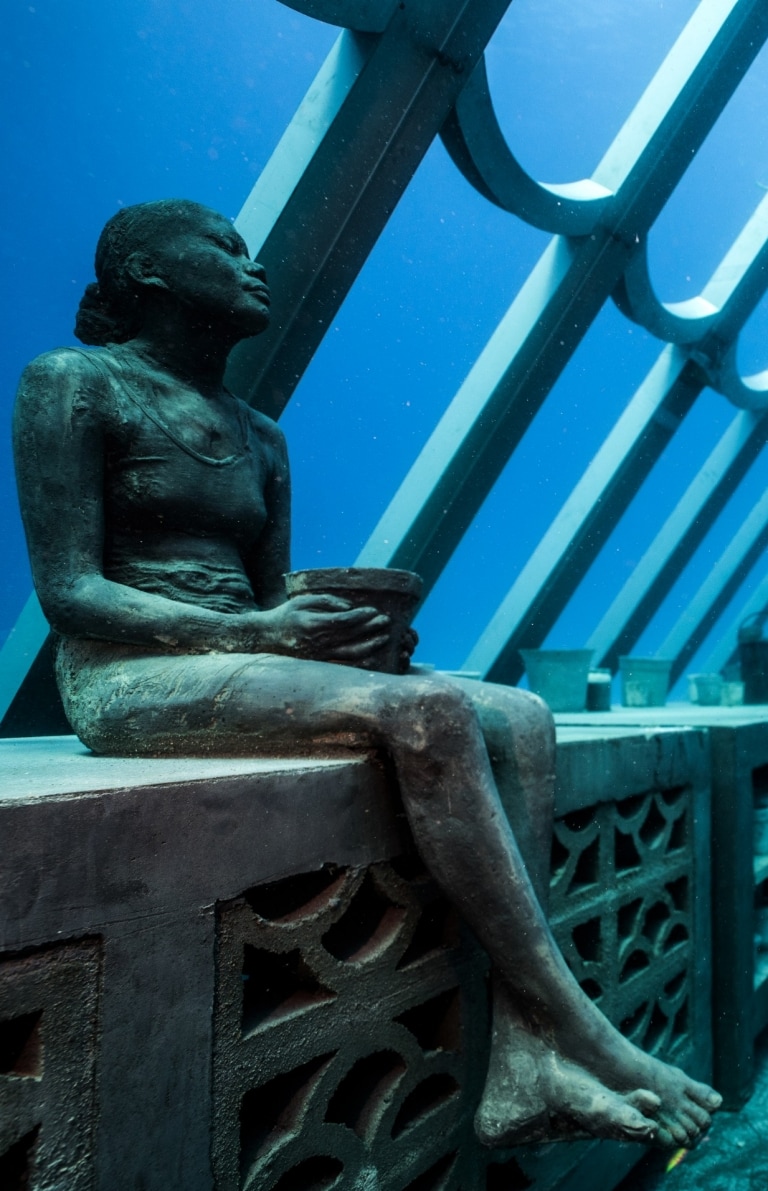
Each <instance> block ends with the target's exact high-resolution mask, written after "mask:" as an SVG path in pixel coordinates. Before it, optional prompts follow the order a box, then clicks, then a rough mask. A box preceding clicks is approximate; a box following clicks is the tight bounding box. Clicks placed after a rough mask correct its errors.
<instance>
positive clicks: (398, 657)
mask: <svg viewBox="0 0 768 1191" xmlns="http://www.w3.org/2000/svg"><path fill="white" fill-rule="evenodd" d="M422 586H423V584H422V580H421V577H420V576H419V575H416V574H414V572H413V571H396V570H394V569H390V568H388V567H318V568H317V569H316V570H310V571H291V572H290V573H289V574H287V575H286V576H285V587H286V591H287V593H288V597H289V599H290V598H293V597H294V596H299V595H334V596H339V597H340V598H341V599H343V600H348V601H349V603H350V604H352V605H353V607H356V608H364V607H371V608H377V609H378V610H379V612H383V613H384V614H385V615H386V616H388V617H389V619H390V626H391V631H390V638H389V641H388V642H387V644H386V645H385V646H383V647H382V648H381V649H380V650H378V651H377V653H375V654H374V655H373V657H372V658H371V659H369V660H368V661H366V662H365V664H364V666H363V667H362V668H363V669H366V670H380V671H381V672H382V673H384V674H404V673H405V672H406V670H407V669H408V665H409V661H408V656H407V653H405V652H404V650H403V643H404V640H405V632H406V629H408V628H409V627H410V623H411V620H412V619H413V614H414V612H415V611H416V606H417V604H418V602H419V598H420V596H421V589H422ZM345 664H346V665H350V666H354V665H356V663H355V662H348V663H345Z"/></svg>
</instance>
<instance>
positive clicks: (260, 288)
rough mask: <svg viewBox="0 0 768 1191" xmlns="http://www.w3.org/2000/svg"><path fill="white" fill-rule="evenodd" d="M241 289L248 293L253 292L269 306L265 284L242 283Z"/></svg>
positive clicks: (268, 295) (268, 294)
mask: <svg viewBox="0 0 768 1191" xmlns="http://www.w3.org/2000/svg"><path fill="white" fill-rule="evenodd" d="M243 289H244V290H246V291H247V292H248V293H249V294H254V296H255V297H257V298H258V299H259V300H260V301H261V302H263V303H264V305H265V306H269V302H270V293H269V290H268V289H267V287H266V286H265V285H244V286H243Z"/></svg>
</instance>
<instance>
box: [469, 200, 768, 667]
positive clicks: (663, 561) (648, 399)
mask: <svg viewBox="0 0 768 1191" xmlns="http://www.w3.org/2000/svg"><path fill="white" fill-rule="evenodd" d="M766 256H768V202H767V201H766V200H763V202H761V203H760V204H759V206H758V207H757V209H756V211H755V212H754V213H753V215H752V216H751V218H750V219H749V220H748V221H747V224H746V226H745V228H744V229H743V230H742V232H741V233H740V234H739V236H738V237H737V239H736V241H735V243H734V245H733V246H732V247H731V248H730V249H729V251H728V252H727V253H726V255H725V257H724V258H723V260H722V262H721V263H720V265H719V266H718V268H717V269H716V270H715V272H714V274H713V276H712V278H711V279H710V281H709V283H708V285H707V291H708V292H710V293H711V294H713V295H716V296H717V300H718V305H717V306H715V304H714V302H710V303H709V307H710V309H711V310H712V311H714V312H715V313H714V317H713V319H711V320H710V319H709V318H708V319H707V329H706V332H705V334H704V335H703V337H702V339H701V342H700V343H699V344H698V345H697V347H696V350H695V351H693V352H690V351H689V354H685V353H683V352H682V351H681V350H680V349H679V348H673V347H672V346H671V345H670V346H668V347H667V348H665V349H664V351H662V353H661V355H660V356H659V358H658V360H657V362H656V365H655V366H654V368H653V369H652V370H651V372H650V373H649V375H648V377H647V378H646V380H645V382H644V383H643V385H641V387H640V389H639V390H638V392H637V393H636V394H635V396H634V397H633V399H632V401H631V402H630V404H629V406H628V407H627V409H626V410H625V412H624V414H623V415H622V416H621V417H620V418H619V420H618V422H617V423H616V425H615V427H614V429H613V431H612V432H611V433H610V434H609V435H608V438H607V439H606V441H605V443H604V444H603V446H602V447H601V449H600V451H599V452H598V454H597V455H596V457H595V459H594V460H593V462H592V463H591V464H590V466H589V468H588V469H587V471H586V473H585V474H584V476H583V477H582V479H581V481H580V482H579V483H578V484H577V485H576V488H575V489H574V491H573V493H572V494H571V496H570V497H569V499H568V500H567V501H566V503H565V505H564V506H563V508H562V509H561V511H560V513H559V514H558V516H557V517H556V519H555V521H554V522H553V524H552V526H551V527H550V529H549V531H548V532H547V534H546V535H545V537H544V538H543V540H542V542H541V543H540V545H539V546H538V547H537V549H536V550H535V551H534V553H533V555H532V556H531V558H530V560H529V561H528V563H527V564H526V566H525V567H524V569H523V571H522V572H521V574H520V575H519V577H518V579H517V580H516V582H515V583H514V585H513V586H512V588H511V589H510V591H509V593H508V595H507V596H506V598H505V599H504V600H503V601H502V603H501V605H500V606H499V608H498V609H497V611H496V612H495V613H494V615H493V617H492V618H491V621H490V622H489V624H488V626H487V628H486V630H485V631H484V633H483V635H482V636H481V638H480V639H479V641H478V642H477V644H476V645H475V646H474V648H473V650H472V652H471V653H470V655H469V657H468V658H467V660H466V662H465V665H466V667H467V668H468V669H472V670H479V671H480V672H481V673H482V674H485V675H486V677H488V678H489V679H491V681H496V682H510V683H511V682H516V681H517V680H518V679H519V677H520V675H521V674H522V662H521V659H520V656H519V652H518V651H519V650H520V648H524V647H526V646H532V647H536V646H539V645H540V644H541V642H542V641H543V640H544V638H545V637H546V635H547V633H548V632H549V631H550V629H551V628H552V626H553V625H554V623H555V621H556V620H557V618H558V616H559V615H560V613H561V612H562V611H563V609H564V608H565V606H566V604H567V603H568V600H569V599H570V598H571V596H572V595H573V593H574V591H575V590H576V588H577V586H578V584H579V583H580V582H581V579H582V578H583V577H584V575H585V573H586V571H587V569H588V568H589V566H590V565H591V563H592V562H593V561H594V559H595V558H596V557H597V555H598V553H599V551H600V549H601V548H602V546H603V544H604V542H605V540H606V538H607V536H608V534H609V533H610V532H611V530H612V529H613V527H614V526H615V525H616V524H617V522H618V520H619V518H620V517H621V516H622V514H623V513H624V512H625V510H626V508H627V506H628V505H629V503H630V501H631V500H632V498H633V496H634V495H635V493H636V492H637V490H638V488H639V486H640V484H641V483H642V481H643V480H644V479H645V477H646V476H647V475H648V473H649V471H650V470H651V467H652V466H653V465H654V463H655V462H656V460H657V459H658V458H659V456H660V455H661V452H662V451H663V449H664V447H665V446H666V444H667V442H668V441H669V439H670V438H671V436H672V433H673V432H674V430H676V429H677V427H678V426H679V424H680V421H681V420H682V418H683V417H684V416H685V414H686V413H687V412H688V410H689V409H690V407H691V405H692V404H693V401H694V399H695V398H696V397H697V396H698V394H699V392H700V391H701V389H702V388H703V386H704V384H705V383H706V379H707V375H706V372H705V370H704V369H703V368H700V367H697V366H696V365H697V364H698V363H699V362H700V361H701V362H704V363H705V364H707V363H711V360H712V359H714V358H716V356H717V352H718V350H720V348H721V347H722V344H723V343H724V342H727V340H726V339H725V336H726V335H727V336H728V337H734V336H735V335H736V334H737V333H738V329H739V328H740V326H741V325H742V323H743V321H744V320H745V319H746V318H747V317H748V316H749V314H750V313H751V312H752V310H753V309H754V307H755V305H756V304H757V302H758V301H759V300H760V297H761V295H762V293H763V290H764V289H765V287H766V283H767V282H768V273H767V272H766V270H765V268H764V265H765V259H766ZM686 362H687V364H686ZM661 426H664V427H665V428H666V431H667V433H666V434H664V433H662V432H661V429H660V427H661ZM766 428H768V423H766V424H765V427H763V424H762V415H761V414H753V413H743V414H739V415H737V416H736V417H735V419H734V420H733V422H732V424H731V426H730V428H729V430H728V431H727V432H726V433H725V435H724V436H723V438H722V440H721V443H720V444H719V446H718V447H717V448H716V449H715V451H714V452H713V453H712V455H711V456H710V458H709V460H708V461H707V463H706V464H705V465H704V467H703V468H702V470H701V472H700V473H699V476H698V477H697V478H696V480H694V482H693V483H692V485H691V486H690V488H689V491H688V493H687V494H686V497H684V498H683V501H682V502H681V504H680V506H679V508H678V510H676V512H675V513H674V514H673V515H672V517H671V518H670V519H669V521H668V522H667V525H666V526H665V528H664V529H663V530H662V531H661V533H660V534H659V536H658V537H657V539H656V541H655V542H654V544H653V546H652V547H651V548H650V549H649V551H648V552H647V554H646V557H645V558H644V559H643V561H642V562H641V563H640V565H639V566H638V568H637V569H636V571H635V573H634V574H633V576H632V577H631V579H630V580H629V581H628V583H627V584H626V585H625V588H624V589H623V591H622V592H621V593H620V595H619V596H618V597H617V599H616V601H614V604H613V605H612V606H611V609H610V610H609V612H608V613H607V614H606V616H605V617H604V618H603V621H602V622H601V624H600V626H599V628H598V630H597V633H596V634H594V635H593V637H592V638H591V639H590V641H589V645H590V646H592V647H593V648H595V649H597V650H599V651H600V653H601V654H605V655H606V656H605V660H604V662H603V664H604V665H614V666H615V664H616V658H617V657H618V652H620V649H619V647H617V648H615V649H613V648H612V646H610V644H609V643H610V633H611V632H615V633H616V634H621V633H624V637H622V640H621V646H622V648H624V649H626V648H628V646H629V641H628V639H627V638H628V637H629V636H630V635H631V634H632V633H634V636H635V637H636V636H637V635H639V632H640V631H641V630H642V628H643V627H644V626H645V624H646V623H647V621H648V620H649V619H650V616H651V615H652V614H653V612H654V611H655V610H656V608H657V607H658V604H659V602H660V601H661V599H663V597H664V595H665V594H666V592H667V591H668V590H669V586H670V584H671V583H672V582H673V581H674V579H675V578H676V576H677V574H678V573H679V571H680V569H682V566H683V565H684V564H685V562H686V561H687V559H688V558H689V557H690V554H691V553H692V552H693V550H694V549H695V547H696V546H697V545H698V542H699V541H700V540H701V538H702V537H703V535H704V533H705V532H706V531H707V529H708V528H709V526H710V525H711V524H712V521H713V520H714V518H715V517H716V516H717V514H718V513H719V512H720V510H721V509H722V507H723V505H724V503H725V502H726V500H727V499H728V497H729V496H730V494H731V492H732V491H733V489H734V487H735V485H736V484H737V483H738V482H739V480H740V479H741V477H742V476H743V475H744V472H745V470H746V469H747V468H748V467H749V466H750V464H751V462H752V461H753V460H754V458H755V454H756V453H757V452H758V451H759V450H760V449H761V448H762V445H763V442H764V436H765V430H766Z"/></svg>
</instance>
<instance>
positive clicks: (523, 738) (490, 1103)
mask: <svg viewBox="0 0 768 1191" xmlns="http://www.w3.org/2000/svg"><path fill="white" fill-rule="evenodd" d="M454 681H458V682H459V684H460V685H461V687H462V689H463V690H464V691H465V693H466V694H467V695H468V696H469V697H470V699H471V700H472V704H473V706H474V708H475V711H476V712H477V716H478V719H479V720H480V726H481V729H482V732H483V737H484V739H485V746H486V749H487V751H488V757H489V760H490V762H491V769H492V771H493V776H494V779H495V781H496V786H497V788H498V791H499V797H500V799H501V802H502V805H503V807H504V811H505V813H506V816H507V818H508V819H509V822H510V825H511V827H512V830H513V834H514V836H515V839H516V840H517V844H518V847H519V849H520V853H521V855H522V858H523V860H524V862H525V867H526V869H527V871H528V875H529V877H530V879H531V884H532V885H533V888H534V891H535V893H536V897H537V898H538V901H539V904H540V905H541V907H542V909H544V911H545V912H546V908H547V902H548V895H549V877H550V853H551V848H552V824H553V819H554V791H555V725H554V720H553V719H552V715H551V712H550V711H549V708H548V707H547V706H546V704H545V703H544V702H543V701H542V700H541V699H539V698H537V696H535V695H531V694H529V693H528V692H527V691H520V690H517V689H516V688H514V687H506V686H501V685H499V684H496V683H484V682H473V681H465V680H458V679H454ZM491 979H492V991H493V1024H492V1042H491V1054H490V1060H489V1064H488V1075H487V1078H486V1084H485V1089H484V1092H483V1097H482V1100H481V1103H480V1106H479V1108H478V1112H477V1116H476V1120H475V1127H476V1130H477V1133H478V1136H479V1137H480V1139H481V1140H482V1141H483V1142H484V1143H485V1144H486V1145H496V1146H501V1145H514V1144H519V1143H522V1142H530V1141H539V1140H544V1139H547V1138H552V1137H577V1136H583V1135H584V1134H585V1133H586V1131H587V1130H589V1132H590V1133H591V1134H592V1135H594V1134H599V1135H600V1136H608V1137H614V1136H618V1137H621V1138H625V1139H626V1137H627V1136H628V1135H630V1136H631V1135H633V1134H634V1132H635V1129H634V1127H633V1126H637V1127H638V1128H639V1131H640V1136H641V1138H644V1136H645V1135H646V1134H647V1132H648V1123H647V1120H646V1117H647V1116H655V1114H656V1112H657V1111H658V1108H659V1100H658V1097H656V1096H654V1095H653V1094H652V1093H642V1092H638V1093H635V1094H630V1095H629V1096H627V1097H620V1096H618V1095H616V1094H615V1093H613V1092H611V1091H609V1090H607V1089H606V1088H605V1087H603V1086H602V1085H601V1084H600V1083H599V1082H598V1081H597V1080H595V1079H593V1078H592V1077H591V1076H589V1075H588V1074H587V1072H586V1071H584V1070H582V1069H579V1068H578V1067H576V1066H575V1065H574V1064H572V1063H567V1062H566V1061H565V1060H564V1059H563V1057H562V1056H561V1055H559V1054H558V1053H557V1052H556V1051H555V1050H554V1049H553V1048H552V1046H551V1045H549V1043H548V1042H547V1041H546V1039H544V1038H542V1037H541V1036H540V1035H539V1034H538V1033H536V1032H535V1031H534V1030H532V1028H531V1026H530V1024H529V1023H528V1022H527V1021H526V1019H525V1017H524V1016H523V1014H522V1013H521V1011H520V1008H519V1005H518V1001H517V998H516V997H515V996H514V995H513V994H511V993H510V992H509V990H508V988H507V986H506V985H505V983H504V981H503V980H502V979H501V977H500V976H499V974H498V973H497V972H495V971H494V972H493V973H492V977H491ZM635 1108H636V1109H638V1110H639V1111H640V1112H641V1113H644V1114H646V1115H645V1116H642V1118H641V1122H640V1123H638V1121H637V1118H636V1116H635V1115H634V1113H633V1112H632V1111H629V1110H632V1109H635Z"/></svg>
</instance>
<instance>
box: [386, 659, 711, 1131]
mask: <svg viewBox="0 0 768 1191" xmlns="http://www.w3.org/2000/svg"><path fill="white" fill-rule="evenodd" d="M460 685H461V688H462V690H463V692H464V693H465V694H466V695H467V696H468V697H469V699H470V700H471V702H472V704H473V706H474V709H475V712H476V713H477V716H478V719H479V721H480V724H481V726H482V730H483V735H484V738H485V745H486V748H487V754H488V758H489V760H490V764H491V767H492V771H493V774H494V777H495V779H496V782H497V783H498V789H499V794H500V796H501V801H502V803H503V805H504V807H505V809H506V810H507V811H508V817H509V819H510V820H511V823H512V826H513V828H514V832H515V835H516V836H517V837H518V841H519V844H520V852H522V853H523V855H524V857H525V861H526V868H527V869H528V874H527V875H528V877H529V878H530V884H528V881H527V880H525V878H526V873H525V871H524V869H523V866H522V865H521V863H520V860H521V858H520V853H519V852H518V850H517V847H516V846H515V845H516V841H515V839H514V838H512V836H511V833H510V832H509V831H505V830H504V827H505V826H506V825H505V824H503V823H500V822H499V819H498V816H497V815H496V814H495V810H494V803H496V799H495V797H494V794H495V791H493V792H491V794H490V797H489V798H488V802H487V803H486V802H485V798H486V797H487V795H486V794H485V791H487V790H488V789H489V783H488V780H487V779H488V775H487V772H486V773H485V774H483V773H482V772H481V771H480V770H479V769H474V774H475V779H476V784H475V788H474V790H472V783H470V782H466V781H465V782H461V781H460V780H458V774H457V773H456V772H455V769H454V771H453V780H452V781H449V782H447V783H443V782H440V781H438V782H436V787H438V788H441V789H442V790H443V792H444V797H443V800H442V801H443V806H444V809H445V810H449V809H450V810H451V811H452V816H450V817H453V816H455V817H456V818H457V819H462V820H463V822H464V825H465V832H464V834H465V837H466V843H467V845H468V846H469V848H470V850H471V851H473V854H474V857H475V859H474V862H470V863H469V864H467V865H466V866H463V865H461V858H462V855H463V854H464V852H463V849H462V848H454V847H453V846H451V845H450V844H449V851H450V855H444V857H441V858H440V859H438V858H437V856H436V855H435V854H434V853H432V855H431V857H430V851H431V849H432V848H435V847H436V848H437V850H438V851H439V852H442V850H443V847H444V846H445V843H446V842H447V840H445V839H443V840H442V841H441V840H440V839H439V836H440V835H441V834H442V833H441V832H440V831H439V830H438V828H439V827H440V826H441V824H442V823H443V822H445V820H443V819H442V818H441V817H440V816H439V815H438V813H437V808H436V805H435V804H436V803H437V802H439V801H440V799H439V798H435V799H434V801H433V798H432V797H431V798H430V802H429V809H430V810H431V815H430V816H429V821H427V820H426V819H424V817H423V815H422V813H421V807H420V806H413V804H411V809H410V811H409V817H410V820H411V824H412V827H413V830H414V835H415V837H416V838H417V841H418V843H419V847H420V849H421V851H422V855H424V857H425V859H426V860H427V863H428V865H429V867H430V868H431V870H432V872H433V874H434V875H435V876H436V877H437V879H438V880H440V881H441V883H442V884H443V888H444V889H445V890H446V892H447V893H448V894H449V896H452V897H453V900H454V901H455V902H456V904H458V905H459V907H460V909H461V910H462V912H463V914H464V916H465V917H466V918H467V920H468V921H469V922H470V923H471V924H472V925H473V926H474V928H475V931H476V933H477V934H478V937H479V938H480V939H481V940H482V941H483V943H484V944H485V946H486V948H487V950H488V951H489V953H490V954H491V957H492V958H493V959H494V961H495V965H496V979H495V990H494V992H495V997H494V1029H493V1047H492V1056H491V1063H490V1069H489V1074H488V1080H487V1085H486V1089H485V1094H484V1097H483V1102H482V1104H481V1106H480V1110H479V1112H478V1119H477V1126H478V1132H479V1134H480V1136H481V1137H482V1138H483V1140H485V1141H486V1142H488V1143H489V1144H505V1143H506V1144H513V1143H514V1142H516V1141H521V1140H524V1139H525V1140H535V1139H537V1138H543V1137H545V1136H562V1135H563V1134H569V1135H573V1134H574V1133H575V1132H577V1131H579V1130H583V1131H585V1132H589V1133H592V1134H597V1135H600V1136H609V1137H619V1138H623V1139H631V1138H635V1139H638V1140H643V1139H647V1138H648V1135H649V1132H650V1131H649V1124H648V1119H647V1118H648V1117H654V1118H657V1128H656V1130H655V1134H656V1139H657V1140H658V1141H660V1142H661V1143H662V1144H668V1145H669V1144H681V1145H691V1144H693V1143H694V1142H695V1141H696V1140H697V1139H698V1138H699V1137H700V1135H701V1132H702V1131H703V1130H704V1129H706V1127H707V1126H708V1124H709V1114H710V1112H711V1111H712V1110H713V1109H714V1108H716V1107H717V1106H718V1104H719V1102H720V1098H719V1097H718V1096H717V1095H716V1094H714V1093H712V1092H711V1090H710V1089H709V1088H707V1087H706V1086H705V1085H703V1084H699V1083H697V1082H695V1081H693V1080H690V1079H688V1077H687V1076H685V1075H684V1074H683V1072H681V1071H679V1070H677V1069H675V1068H671V1067H669V1066H667V1065H666V1064H664V1063H660V1062H658V1061H657V1060H654V1059H652V1058H651V1057H650V1056H647V1055H644V1054H643V1053H642V1052H640V1051H638V1050H637V1048H636V1047H634V1046H633V1045H632V1044H631V1043H629V1042H628V1041H627V1040H626V1039H625V1038H623V1036H622V1035H620V1034H619V1033H618V1031H616V1030H615V1029H614V1028H613V1027H612V1026H611V1025H610V1024H609V1023H608V1021H607V1020H606V1019H605V1018H604V1017H603V1015H602V1014H601V1013H600V1012H599V1011H598V1010H597V1009H596V1007H595V1006H594V1005H593V1004H592V1002H590V1001H589V999H588V998H587V997H586V996H585V994H584V993H583V992H582V990H581V989H580V988H579V986H578V985H577V983H576V981H575V980H574V979H573V977H572V976H571V974H570V972H568V970H567V968H566V966H565V963H564V961H563V959H562V956H561V955H560V952H559V950H558V949H557V947H556V944H555V943H554V940H552V938H551V935H550V933H549V929H548V927H547V926H546V922H545V921H543V915H542V913H541V909H540V906H539V905H538V904H537V902H536V900H535V898H534V897H533V893H534V891H535V892H536V893H539V894H540V899H541V901H542V902H543V903H544V904H546V889H547V885H548V879H549V854H550V848H551V830H552V810H553V793H554V732H553V727H552V721H551V716H550V715H549V713H548V711H547V710H546V709H545V708H544V707H543V706H542V705H541V704H540V702H539V701H538V700H534V699H532V698H531V697H530V696H527V695H525V694H524V693H523V692H519V691H514V690H510V689H508V688H504V687H500V686H493V685H490V684H475V683H472V682H462V683H461V684H460ZM445 716H446V719H448V720H450V719H451V718H452V717H453V718H454V719H455V720H457V721H458V719H460V713H458V712H457V709H456V708H453V709H452V710H449V709H446V712H445ZM433 755H434V754H433ZM463 756H464V758H465V759H466V760H467V761H468V762H469V764H470V765H472V766H474V764H475V762H474V761H473V760H472V749H470V748H468V749H467V750H466V751H465V752H464V754H463ZM401 783H403V774H402V773H401ZM405 784H406V785H407V781H406V783H405ZM451 786H459V788H460V789H461V790H464V791H466V792H467V800H466V810H465V812H464V814H461V813H457V811H456V808H455V804H454V805H453V807H451V806H450V803H451V798H452V797H455V795H451V794H450V793H449V791H450V787H451ZM421 797H422V798H423V795H422V796H421ZM433 797H434V796H433ZM406 805H408V800H406ZM496 805H498V804H497V803H496ZM482 809H485V810H486V813H487V818H486V816H485V815H484V814H483V813H478V812H480V811H481V810H482ZM446 819H449V816H446ZM470 825H471V826H470ZM499 828H500V829H499ZM473 836H474V839H473V838H472V837H473ZM496 847H498V848H499V853H500V854H503V853H506V856H507V863H506V864H505V863H504V861H503V860H502V858H501V855H500V854H499V855H498V856H497V855H495V854H494V853H495V850H496ZM483 861H485V863H483ZM460 867H461V868H463V871H462V872H460V871H459V869H460ZM505 874H506V876H508V878H509V883H508V884H507V881H505V879H504V876H505ZM526 886H527V888H526ZM531 886H533V888H531ZM473 889H474V890H481V891H482V893H481V897H482V898H483V902H482V905H481V906H475V905H472V906H470V905H469V904H468V899H467V898H466V892H467V891H470V892H471V891H472V890H473ZM521 894H522V896H520V895H521ZM494 895H496V896H494ZM521 927H522V929H521ZM505 939H506V940H507V941H506V943H505ZM510 942H511V943H512V944H513V945H512V946H511V947H510ZM505 961H508V962H505ZM543 985H546V986H547V988H546V990H545V988H544V987H543Z"/></svg>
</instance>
